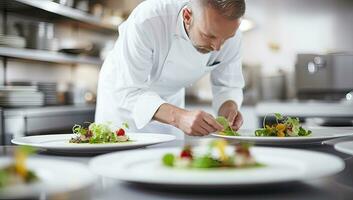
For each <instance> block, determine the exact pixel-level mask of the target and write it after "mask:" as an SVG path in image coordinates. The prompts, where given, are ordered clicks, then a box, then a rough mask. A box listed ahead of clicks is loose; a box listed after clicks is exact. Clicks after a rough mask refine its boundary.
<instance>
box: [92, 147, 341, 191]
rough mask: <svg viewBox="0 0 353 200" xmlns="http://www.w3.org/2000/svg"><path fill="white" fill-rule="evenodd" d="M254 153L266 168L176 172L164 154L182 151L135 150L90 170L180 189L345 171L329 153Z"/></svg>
mask: <svg viewBox="0 0 353 200" xmlns="http://www.w3.org/2000/svg"><path fill="white" fill-rule="evenodd" d="M251 151H252V153H253V155H254V156H255V158H256V160H257V161H258V162H260V163H262V164H265V165H266V166H265V167H259V168H251V169H209V170H207V169H206V170H205V169H200V170H198V169H192V170H188V169H173V168H168V167H165V166H163V165H162V164H161V158H162V156H163V155H164V154H165V153H178V152H180V149H179V148H162V149H149V150H133V151H126V152H116V153H110V154H105V155H102V156H98V157H96V158H93V159H92V160H91V162H90V163H89V167H90V169H91V170H92V171H93V172H95V173H97V174H99V175H102V176H104V177H109V178H113V179H118V180H122V181H127V182H134V183H144V184H157V185H164V186H168V185H169V186H178V187H193V186H196V187H216V186H218V187H219V186H221V187H227V186H232V187H237V186H250V185H258V184H271V183H283V182H290V181H303V180H312V179H314V178H320V177H325V176H329V175H333V174H335V173H337V172H340V171H341V170H343V169H344V162H343V161H342V160H341V159H340V158H338V157H336V156H332V155H329V154H324V153H318V152H311V151H305V150H292V149H284V148H268V147H254V148H252V150H251Z"/></svg>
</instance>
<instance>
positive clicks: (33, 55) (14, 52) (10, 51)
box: [0, 47, 103, 65]
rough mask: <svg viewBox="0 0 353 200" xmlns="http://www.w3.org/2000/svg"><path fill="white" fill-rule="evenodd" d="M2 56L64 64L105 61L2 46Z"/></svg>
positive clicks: (96, 63)
mask: <svg viewBox="0 0 353 200" xmlns="http://www.w3.org/2000/svg"><path fill="white" fill-rule="evenodd" d="M0 56H1V57H8V58H19V59H26V60H35V61H43V62H52V63H63V64H90V65H101V64H102V63H103V61H102V60H101V59H100V58H97V57H91V56H82V55H71V54H66V53H59V52H52V51H45V50H36V49H21V48H13V47H0Z"/></svg>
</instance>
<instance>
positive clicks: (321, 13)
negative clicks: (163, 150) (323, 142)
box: [0, 0, 353, 144]
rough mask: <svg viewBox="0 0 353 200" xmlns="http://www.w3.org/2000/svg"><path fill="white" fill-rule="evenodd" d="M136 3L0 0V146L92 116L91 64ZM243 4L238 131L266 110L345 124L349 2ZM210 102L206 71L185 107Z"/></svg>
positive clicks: (352, 48)
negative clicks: (242, 79)
mask: <svg viewBox="0 0 353 200" xmlns="http://www.w3.org/2000/svg"><path fill="white" fill-rule="evenodd" d="M140 2H141V0H3V1H1V2H0V12H1V13H0V20H1V26H0V57H1V61H0V135H1V137H0V144H9V141H10V140H11V138H13V137H16V136H23V135H37V134H48V133H68V132H70V131H71V127H72V125H73V124H74V123H83V122H86V121H91V122H92V121H93V119H94V110H95V99H96V88H97V81H98V73H99V70H100V66H101V64H102V62H103V60H104V58H105V56H106V55H107V52H109V50H111V49H112V47H113V45H114V41H115V40H116V39H117V38H118V37H119V34H118V32H117V27H118V25H119V24H120V23H121V22H122V21H123V20H124V19H126V18H127V17H128V16H129V13H130V12H131V10H133V9H134V7H136V5H138V4H139V3H140ZM247 5H248V8H247V13H246V16H245V18H244V21H243V24H242V27H241V30H242V31H243V47H242V48H243V49H242V51H243V73H244V77H245V79H246V86H245V88H244V103H243V107H242V109H241V111H242V113H243V115H244V118H245V122H244V126H243V128H257V127H259V126H260V124H261V122H262V119H263V117H264V116H265V115H266V114H268V113H273V112H279V113H283V114H284V115H292V116H298V117H300V119H301V120H302V121H303V122H304V123H306V124H307V125H309V126H353V92H352V91H353V23H352V21H353V1H351V0H296V1H293V0H248V1H247ZM211 101H212V94H211V90H210V84H209V76H206V77H204V78H203V79H201V80H200V81H199V82H197V83H195V84H194V85H192V86H191V87H190V88H187V97H186V102H187V108H189V109H203V110H206V111H209V112H211V113H212V110H211ZM213 114H214V113H213ZM270 120H271V119H270Z"/></svg>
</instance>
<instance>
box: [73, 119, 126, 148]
mask: <svg viewBox="0 0 353 200" xmlns="http://www.w3.org/2000/svg"><path fill="white" fill-rule="evenodd" d="M128 128H129V125H128V124H127V123H123V124H122V127H120V128H118V129H117V130H116V131H112V129H111V128H110V123H104V124H98V123H91V124H89V125H88V127H87V128H85V127H83V126H81V125H78V124H75V125H74V127H73V128H72V132H73V133H74V134H75V136H74V137H72V138H71V139H70V141H69V142H70V143H90V144H103V143H121V142H128V141H130V139H129V136H127V135H126V133H125V129H128Z"/></svg>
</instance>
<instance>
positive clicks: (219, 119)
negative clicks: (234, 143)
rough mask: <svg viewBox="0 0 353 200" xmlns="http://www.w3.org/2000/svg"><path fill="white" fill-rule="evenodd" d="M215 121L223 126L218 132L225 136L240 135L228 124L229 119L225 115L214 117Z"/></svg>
mask: <svg viewBox="0 0 353 200" xmlns="http://www.w3.org/2000/svg"><path fill="white" fill-rule="evenodd" d="M216 121H217V122H218V123H220V124H221V125H222V126H223V130H222V131H220V132H219V134H221V135H227V136H240V134H239V133H238V132H236V131H234V130H233V129H232V127H231V125H230V124H229V121H228V120H227V119H226V118H225V117H223V116H219V117H217V118H216Z"/></svg>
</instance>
